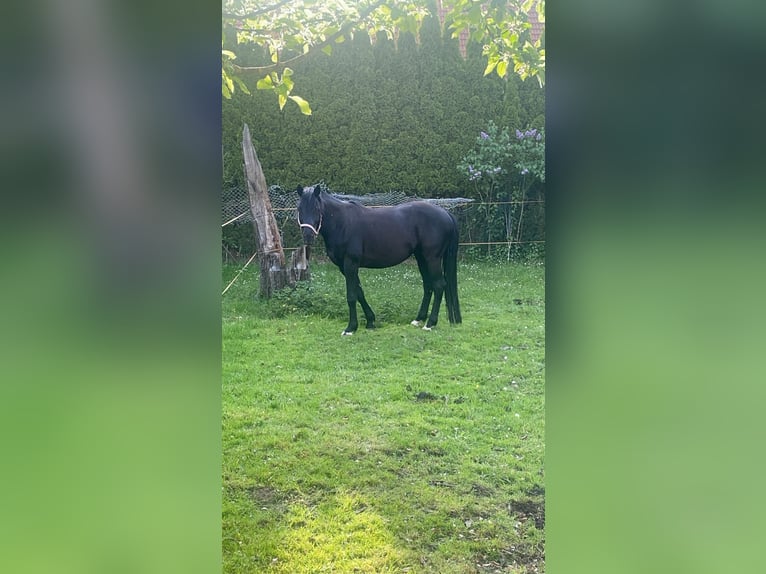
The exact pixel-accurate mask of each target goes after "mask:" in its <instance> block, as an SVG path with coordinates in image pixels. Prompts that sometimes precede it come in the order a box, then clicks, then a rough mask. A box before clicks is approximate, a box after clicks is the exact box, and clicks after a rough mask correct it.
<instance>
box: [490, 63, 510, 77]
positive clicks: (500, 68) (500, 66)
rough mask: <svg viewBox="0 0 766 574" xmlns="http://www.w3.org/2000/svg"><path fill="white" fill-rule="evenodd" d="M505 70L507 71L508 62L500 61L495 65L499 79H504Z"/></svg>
mask: <svg viewBox="0 0 766 574" xmlns="http://www.w3.org/2000/svg"><path fill="white" fill-rule="evenodd" d="M507 69H508V61H507V60H500V61H499V62H498V63H497V75H498V76H500V77H501V78H504V77H505V72H506V70H507ZM485 75H486V74H485Z"/></svg>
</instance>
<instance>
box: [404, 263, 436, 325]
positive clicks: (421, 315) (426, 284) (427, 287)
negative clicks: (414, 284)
mask: <svg viewBox="0 0 766 574" xmlns="http://www.w3.org/2000/svg"><path fill="white" fill-rule="evenodd" d="M415 259H416V260H417V262H418V270H419V271H420V277H421V278H422V279H423V300H422V301H421V303H420V309H419V310H418V315H417V317H415V320H414V321H412V323H410V324H411V325H414V326H415V327H420V326H421V325H422V324H423V321H425V320H426V317H428V306H429V305H430V304H431V295H432V294H433V292H434V290H433V287H432V286H431V277H430V275H429V273H428V264H427V263H426V260H425V258H424V257H423V255H421V254H419V253H416V254H415Z"/></svg>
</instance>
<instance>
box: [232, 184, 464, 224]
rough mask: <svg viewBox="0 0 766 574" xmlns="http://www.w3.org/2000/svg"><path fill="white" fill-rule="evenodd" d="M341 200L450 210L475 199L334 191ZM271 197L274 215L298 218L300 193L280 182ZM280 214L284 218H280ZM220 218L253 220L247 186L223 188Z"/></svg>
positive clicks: (365, 203) (374, 204) (271, 188)
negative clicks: (431, 205) (414, 204)
mask: <svg viewBox="0 0 766 574" xmlns="http://www.w3.org/2000/svg"><path fill="white" fill-rule="evenodd" d="M317 185H319V186H320V188H321V189H322V191H325V192H328V193H332V191H331V190H330V189H329V188H328V187H327V185H326V184H325V183H324V182H319V183H318V184H317ZM333 195H335V196H336V197H338V198H339V199H344V200H353V201H356V202H358V203H361V204H362V205H367V206H370V207H384V206H388V205H399V204H402V203H407V202H410V201H427V202H429V203H434V204H436V205H439V206H440V207H443V208H444V209H447V210H451V209H454V208H456V207H461V206H463V205H467V204H470V203H472V202H473V199H468V198H465V197H450V198H436V199H426V198H420V197H417V196H411V195H406V194H405V193H404V192H402V191H386V192H379V193H366V194H364V195H351V194H340V193H335V194H333ZM269 199H270V200H271V207H272V208H273V210H274V212H275V216H277V217H278V218H281V219H297V218H296V210H297V208H298V194H297V193H296V192H295V190H285V189H283V188H282V187H281V186H279V185H272V186H270V187H269ZM280 216H281V217H280ZM221 217H222V221H223V226H226V225H228V224H230V223H234V222H235V221H237V222H239V223H252V221H253V216H252V213H250V201H249V199H248V197H247V188H246V187H244V186H230V187H228V188H226V189H225V190H224V194H223V202H222V204H221Z"/></svg>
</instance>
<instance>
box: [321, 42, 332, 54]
mask: <svg viewBox="0 0 766 574" xmlns="http://www.w3.org/2000/svg"><path fill="white" fill-rule="evenodd" d="M322 51H323V52H324V53H325V54H327V55H328V56H332V44H327V45H326V46H325V47H324V48H322Z"/></svg>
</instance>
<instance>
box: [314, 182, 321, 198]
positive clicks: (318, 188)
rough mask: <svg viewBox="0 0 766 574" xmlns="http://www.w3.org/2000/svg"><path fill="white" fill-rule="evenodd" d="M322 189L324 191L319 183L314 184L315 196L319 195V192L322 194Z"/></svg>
mask: <svg viewBox="0 0 766 574" xmlns="http://www.w3.org/2000/svg"><path fill="white" fill-rule="evenodd" d="M321 191H322V189H321V188H320V187H319V186H318V185H315V186H314V196H315V197H319V194H320V192H321Z"/></svg>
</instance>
